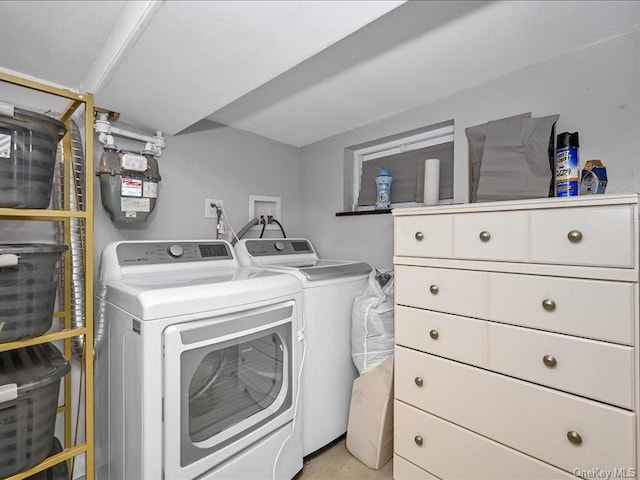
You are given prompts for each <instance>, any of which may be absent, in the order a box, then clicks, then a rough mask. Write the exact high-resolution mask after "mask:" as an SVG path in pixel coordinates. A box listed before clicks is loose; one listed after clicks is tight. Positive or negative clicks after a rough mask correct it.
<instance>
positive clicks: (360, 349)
mask: <svg viewBox="0 0 640 480" xmlns="http://www.w3.org/2000/svg"><path fill="white" fill-rule="evenodd" d="M376 274H377V275H378V276H379V277H381V278H383V277H387V279H388V281H387V282H386V284H384V286H380V283H379V282H378V280H377V278H376V276H377V275H376ZM389 277H390V278H389ZM391 354H393V273H389V274H384V275H380V274H379V272H377V271H375V270H374V271H372V272H371V274H370V275H369V281H368V284H367V287H366V288H365V289H364V290H363V291H362V292H360V293H359V294H358V295H357V296H356V298H355V299H354V301H353V308H352V310H351V358H353V363H354V364H355V366H356V368H357V369H358V372H360V375H362V374H364V373H367V372H368V371H369V370H371V369H372V368H375V367H377V366H378V365H380V364H381V363H382V362H384V361H385V360H386V359H387V357H389V355H391Z"/></svg>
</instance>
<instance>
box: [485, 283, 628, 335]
mask: <svg viewBox="0 0 640 480" xmlns="http://www.w3.org/2000/svg"><path fill="white" fill-rule="evenodd" d="M489 285H490V287H489V292H490V293H489V305H490V306H489V313H490V317H489V318H491V319H492V320H496V321H498V322H504V323H510V324H513V325H522V326H526V327H533V328H538V329H541V330H548V331H551V332H558V333H566V334H569V335H576V336H580V337H587V338H593V339H596V340H606V341H611V342H615V343H623V344H627V345H633V324H632V319H633V316H634V310H635V307H634V295H633V291H634V287H633V284H631V283H623V282H606V281H596V280H580V279H570V278H556V277H542V276H527V275H516V274H502V273H492V274H490V275H489Z"/></svg>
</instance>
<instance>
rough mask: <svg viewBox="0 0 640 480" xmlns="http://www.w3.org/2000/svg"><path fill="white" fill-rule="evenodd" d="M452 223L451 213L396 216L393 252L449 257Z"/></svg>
mask: <svg viewBox="0 0 640 480" xmlns="http://www.w3.org/2000/svg"><path fill="white" fill-rule="evenodd" d="M452 225H453V223H452V217H451V215H416V216H415V217H396V218H395V228H394V251H395V254H396V255H399V256H405V257H436V258H449V257H451V251H452V243H453V240H452V235H451V232H452Z"/></svg>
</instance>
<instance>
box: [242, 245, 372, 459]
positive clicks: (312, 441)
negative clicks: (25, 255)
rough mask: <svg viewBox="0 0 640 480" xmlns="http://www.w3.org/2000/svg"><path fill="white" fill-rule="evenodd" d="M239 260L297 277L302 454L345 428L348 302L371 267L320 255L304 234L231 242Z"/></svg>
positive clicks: (349, 374) (349, 376) (350, 372)
mask: <svg viewBox="0 0 640 480" xmlns="http://www.w3.org/2000/svg"><path fill="white" fill-rule="evenodd" d="M235 249H236V255H237V257H238V261H239V262H240V263H241V264H242V265H259V266H262V267H263V268H266V269H268V270H271V271H280V272H291V273H294V274H295V275H296V276H297V277H298V278H299V279H300V281H301V282H302V284H303V287H304V290H303V295H302V296H303V312H304V322H305V337H306V340H307V352H306V359H305V366H304V371H303V374H302V378H303V382H302V404H303V405H304V410H303V421H302V424H303V427H304V431H303V444H304V448H303V453H304V455H308V454H310V453H312V452H314V451H316V450H318V449H319V448H321V447H323V446H325V445H326V444H328V443H330V442H331V441H332V440H334V439H336V438H338V437H339V436H340V435H342V434H343V433H345V432H346V431H347V422H348V420H349V405H350V402H351V388H352V385H353V381H354V380H355V378H356V377H357V376H358V371H357V370H356V368H355V366H354V364H353V361H352V359H351V307H352V305H353V299H354V297H355V296H356V294H357V293H358V292H360V291H361V290H363V289H364V288H365V286H366V284H367V278H368V276H369V273H370V272H371V270H372V268H371V266H370V265H369V264H367V263H363V262H353V261H351V262H350V261H343V260H325V259H320V258H318V255H317V253H316V251H315V249H314V248H313V245H311V242H310V241H309V240H307V239H304V238H286V239H246V240H240V241H239V242H238V243H237V244H236V245H235Z"/></svg>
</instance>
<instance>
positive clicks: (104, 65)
mask: <svg viewBox="0 0 640 480" xmlns="http://www.w3.org/2000/svg"><path fill="white" fill-rule="evenodd" d="M163 4H164V0H160V1H158V0H146V1H135V2H127V3H126V4H125V6H124V8H123V9H122V13H120V16H119V17H118V21H117V22H115V24H114V25H113V29H112V30H111V33H110V34H109V37H108V38H107V40H106V41H105V42H104V44H103V46H102V48H101V49H100V52H99V53H98V55H97V57H96V59H95V61H94V62H93V65H92V66H91V70H89V73H88V74H87V77H86V78H85V80H84V82H82V85H81V91H83V92H93V93H97V92H98V90H100V88H102V87H103V86H104V85H105V84H106V83H107V80H108V79H109V77H110V76H111V74H112V73H113V72H114V70H115V69H116V67H117V66H118V64H119V63H120V61H121V60H122V58H124V57H125V56H126V54H127V53H128V52H129V50H131V48H132V47H133V46H134V45H135V43H136V42H137V41H138V39H139V38H140V36H141V35H142V34H143V33H144V31H145V29H146V28H147V27H148V26H149V24H150V23H151V20H152V19H153V17H154V16H155V15H156V14H157V13H158V11H159V10H160V8H161V7H162V5H163Z"/></svg>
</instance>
